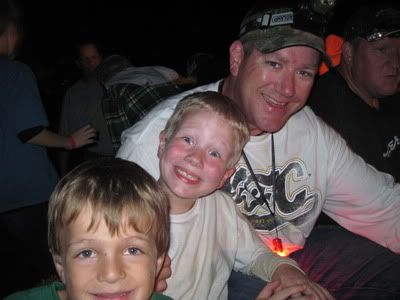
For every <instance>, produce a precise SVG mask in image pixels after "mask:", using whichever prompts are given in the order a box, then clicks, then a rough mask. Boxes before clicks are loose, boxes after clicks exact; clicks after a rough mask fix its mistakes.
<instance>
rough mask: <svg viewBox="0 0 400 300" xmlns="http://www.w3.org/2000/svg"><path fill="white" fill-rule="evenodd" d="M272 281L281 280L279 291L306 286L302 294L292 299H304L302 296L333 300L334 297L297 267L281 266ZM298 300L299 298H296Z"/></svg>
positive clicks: (299, 293)
mask: <svg viewBox="0 0 400 300" xmlns="http://www.w3.org/2000/svg"><path fill="white" fill-rule="evenodd" d="M272 280H273V281H274V280H280V282H281V286H280V287H277V288H276V290H277V291H281V290H283V289H285V288H288V287H292V286H296V285H304V286H305V289H304V290H303V291H301V292H298V293H296V294H293V295H292V296H291V297H292V298H296V297H302V296H313V298H312V299H315V300H333V299H334V298H333V297H332V295H331V294H330V293H329V292H328V291H327V290H326V289H325V288H323V287H322V286H320V285H319V284H317V283H316V282H313V281H311V280H309V279H308V278H307V277H306V275H304V274H303V273H302V272H300V271H299V270H298V269H296V268H295V267H293V266H291V265H288V264H282V265H280V266H279V267H278V268H277V269H276V270H275V272H274V274H273V275H272ZM296 299H297V298H296ZM300 299H301V298H300Z"/></svg>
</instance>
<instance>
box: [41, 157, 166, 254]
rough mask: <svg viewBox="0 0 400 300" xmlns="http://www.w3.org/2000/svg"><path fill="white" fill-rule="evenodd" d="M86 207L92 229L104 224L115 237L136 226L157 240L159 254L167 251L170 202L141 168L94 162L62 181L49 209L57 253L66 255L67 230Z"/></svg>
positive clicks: (52, 245)
mask: <svg viewBox="0 0 400 300" xmlns="http://www.w3.org/2000/svg"><path fill="white" fill-rule="evenodd" d="M85 207H90V208H91V211H92V212H93V214H92V219H91V222H90V225H89V228H87V230H88V231H89V230H94V229H95V228H96V226H97V225H98V223H99V222H100V221H101V220H104V221H105V223H106V224H107V226H108V229H109V230H110V233H111V235H115V234H117V235H118V234H119V232H120V230H124V228H126V227H127V226H131V227H132V228H134V229H135V230H136V231H137V232H140V233H144V234H149V235H151V236H152V237H153V238H154V240H155V244H156V247H157V253H158V256H161V255H163V254H164V253H166V251H167V249H168V244H169V217H168V199H167V196H166V195H165V194H164V192H163V191H162V189H161V187H160V186H159V185H158V184H157V182H156V181H155V179H154V178H153V177H152V176H150V175H149V174H148V173H147V172H146V171H145V170H144V169H142V168H141V167H140V166H138V165H137V164H135V163H133V162H129V161H126V160H122V159H119V158H103V159H98V160H91V161H87V162H85V163H83V164H81V165H79V166H78V167H76V168H75V169H73V170H72V171H71V172H69V173H68V174H67V175H66V176H65V177H64V178H62V179H61V180H60V182H59V183H58V184H57V186H56V188H55V190H54V192H53V193H52V195H51V197H50V201H49V210H48V221H49V222H48V223H49V224H48V241H49V248H50V251H51V252H52V253H53V254H56V255H60V254H61V253H60V251H61V249H60V240H59V234H60V231H61V229H62V228H63V227H64V226H67V225H69V224H71V223H72V222H74V220H76V219H77V218H78V216H79V213H80V211H81V210H82V209H83V208H85ZM122 222H124V223H122Z"/></svg>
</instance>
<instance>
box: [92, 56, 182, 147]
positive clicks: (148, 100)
mask: <svg viewBox="0 0 400 300" xmlns="http://www.w3.org/2000/svg"><path fill="white" fill-rule="evenodd" d="M96 73H97V78H98V80H99V82H100V83H101V84H102V85H103V87H104V89H105V95H104V97H103V99H102V108H103V114H104V118H105V121H106V124H107V128H108V132H109V134H110V136H111V142H112V147H113V151H114V153H116V152H117V150H118V149H119V147H120V146H121V133H122V131H124V130H125V129H127V128H129V127H130V126H132V125H133V124H135V123H136V122H137V121H138V120H140V119H141V118H143V116H144V115H145V114H146V113H147V112H148V111H149V110H151V108H153V107H154V106H155V105H157V103H160V102H161V101H163V100H164V99H165V98H167V97H168V96H171V95H174V94H177V93H179V92H180V91H181V90H180V89H179V87H178V86H177V85H176V84H175V83H174V81H175V80H177V79H178V78H179V74H178V73H177V72H175V71H174V70H172V69H170V68H167V67H163V66H146V67H134V66H133V65H132V64H131V62H130V61H129V59H127V58H126V57H124V56H121V55H116V54H115V55H110V56H108V57H106V58H105V59H104V61H103V62H102V63H101V64H100V65H99V67H98V69H97V70H96Z"/></svg>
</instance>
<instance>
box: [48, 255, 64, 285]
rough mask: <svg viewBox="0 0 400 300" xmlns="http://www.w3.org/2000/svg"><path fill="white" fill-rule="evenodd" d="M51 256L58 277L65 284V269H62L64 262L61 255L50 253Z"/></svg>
mask: <svg viewBox="0 0 400 300" xmlns="http://www.w3.org/2000/svg"><path fill="white" fill-rule="evenodd" d="M51 256H52V257H53V262H54V266H55V268H56V271H57V274H58V277H60V280H61V281H62V282H63V283H64V284H65V271H64V262H63V259H62V257H61V255H58V254H54V253H52V254H51Z"/></svg>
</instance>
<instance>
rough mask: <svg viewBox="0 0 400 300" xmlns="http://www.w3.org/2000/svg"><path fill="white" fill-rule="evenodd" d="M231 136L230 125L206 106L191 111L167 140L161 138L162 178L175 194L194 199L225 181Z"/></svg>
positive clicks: (230, 149) (231, 150)
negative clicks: (167, 141)
mask: <svg viewBox="0 0 400 300" xmlns="http://www.w3.org/2000/svg"><path fill="white" fill-rule="evenodd" d="M232 138H233V134H232V129H231V127H230V125H228V124H227V122H226V121H225V120H224V119H222V118H221V117H219V116H217V115H216V114H215V113H212V112H208V111H205V110H199V111H196V112H190V113H188V114H187V115H186V116H185V117H184V120H183V121H182V122H181V124H180V126H179V128H178V130H177V131H176V133H175V134H174V136H173V137H172V138H171V140H170V141H169V143H168V144H165V140H163V139H162V138H161V143H160V149H161V151H159V157H160V174H161V181H162V182H163V184H164V185H165V186H166V187H167V189H168V190H169V191H170V193H172V194H173V195H174V198H183V199H184V201H186V202H189V203H192V202H193V201H195V200H196V199H197V198H199V197H202V196H205V195H208V194H210V193H212V192H214V191H215V190H216V189H217V188H219V187H220V186H221V185H222V184H223V183H224V182H225V180H226V179H227V177H229V175H230V174H229V171H227V164H228V162H229V160H230V159H231V157H232V155H233V139H232ZM181 200H182V199H181ZM172 201H173V200H172ZM173 205H174V202H173V203H171V206H173ZM189 207H190V205H189Z"/></svg>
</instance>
